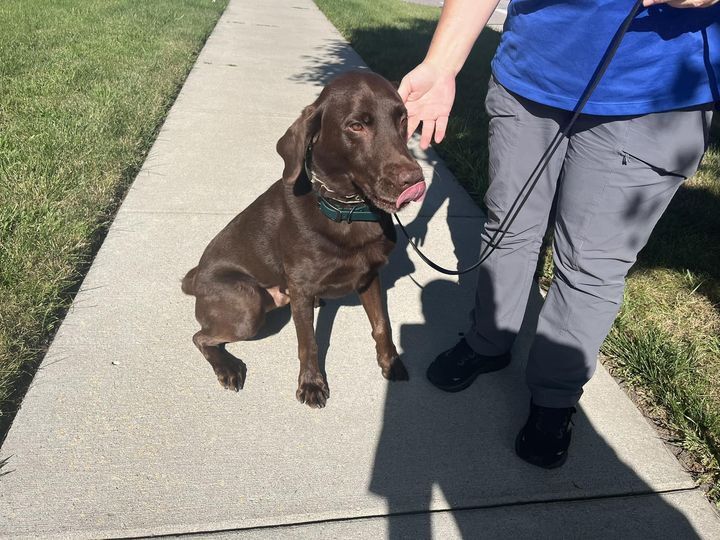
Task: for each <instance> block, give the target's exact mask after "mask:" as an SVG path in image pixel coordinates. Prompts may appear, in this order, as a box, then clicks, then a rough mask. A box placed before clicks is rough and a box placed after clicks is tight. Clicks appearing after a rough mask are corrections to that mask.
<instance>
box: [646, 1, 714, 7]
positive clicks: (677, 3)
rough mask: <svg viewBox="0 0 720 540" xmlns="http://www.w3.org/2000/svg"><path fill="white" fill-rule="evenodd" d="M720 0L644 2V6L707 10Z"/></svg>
mask: <svg viewBox="0 0 720 540" xmlns="http://www.w3.org/2000/svg"><path fill="white" fill-rule="evenodd" d="M718 1H720V0H643V6H645V7H650V6H654V5H656V4H667V5H669V6H672V7H674V8H705V7H710V6H714V5H715V4H717V3H718Z"/></svg>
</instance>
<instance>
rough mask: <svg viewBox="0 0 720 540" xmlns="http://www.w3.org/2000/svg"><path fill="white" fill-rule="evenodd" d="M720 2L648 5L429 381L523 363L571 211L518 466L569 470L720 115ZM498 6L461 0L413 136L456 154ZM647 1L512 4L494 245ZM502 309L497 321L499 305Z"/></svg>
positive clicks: (494, 96) (408, 94)
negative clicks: (460, 87)
mask: <svg viewBox="0 0 720 540" xmlns="http://www.w3.org/2000/svg"><path fill="white" fill-rule="evenodd" d="M717 2H718V0H674V1H667V0H645V1H644V6H643V8H642V9H641V11H640V12H639V13H638V15H637V16H636V17H635V19H634V20H633V22H632V24H631V26H630V28H629V31H628V33H627V34H626V35H625V37H624V39H623V41H622V43H621V44H620V47H619V48H618V50H617V53H616V55H615V57H614V58H613V60H612V62H611V63H610V66H609V67H608V69H607V72H606V73H605V75H604V77H603V78H602V80H601V81H600V83H599V85H598V86H597V88H596V90H595V91H594V93H593V94H592V96H591V97H590V100H589V101H588V103H587V105H586V106H585V108H584V110H583V114H582V115H581V116H580V117H579V119H578V121H577V122H576V124H575V126H574V127H573V129H572V131H571V133H570V134H569V135H568V137H567V138H564V139H563V140H562V143H561V144H560V147H559V149H558V151H557V152H556V153H555V154H554V156H553V157H552V158H551V159H550V160H549V162H548V166H547V168H546V169H545V171H544V173H543V174H542V175H541V177H540V180H539V182H538V184H537V186H536V187H535V189H534V191H533V192H532V195H531V196H530V197H529V199H528V200H527V203H526V204H525V206H524V207H523V208H522V210H521V212H520V214H519V216H518V218H517V219H516V220H515V221H514V222H513V223H512V225H511V227H510V229H509V230H508V231H507V234H506V235H505V236H504V238H503V241H502V242H501V243H500V245H499V246H498V247H497V249H495V251H494V252H493V253H492V255H491V256H490V257H489V258H488V260H487V261H486V262H485V263H484V264H483V266H482V267H481V272H480V275H479V279H478V285H477V292H476V302H475V308H474V310H473V315H472V321H471V325H470V328H469V329H468V331H467V332H466V333H465V334H464V337H463V338H462V339H461V340H460V342H459V343H457V344H456V345H455V346H454V347H452V348H451V349H449V350H447V351H445V352H443V353H441V354H440V355H439V356H438V357H437V358H436V359H435V360H434V361H433V362H432V363H431V364H430V366H429V367H428V370H427V376H428V379H429V380H430V381H431V382H432V383H433V384H434V385H435V386H436V387H438V388H440V389H442V390H445V391H448V392H457V391H460V390H464V389H465V388H467V387H468V386H469V385H470V384H472V382H473V381H474V380H475V379H476V378H477V377H478V376H479V375H480V374H482V373H487V372H490V371H495V370H498V369H502V368H503V367H505V366H507V365H508V364H509V362H510V352H509V351H510V348H511V346H512V343H513V339H514V337H515V336H516V334H517V331H518V329H519V328H520V324H521V322H522V318H523V314H524V312H525V306H526V303H527V299H528V295H529V292H530V288H531V285H532V278H533V273H534V270H535V268H536V264H537V259H538V256H539V251H540V247H541V243H542V238H543V235H544V233H545V230H546V226H547V224H548V219H549V216H550V214H551V207H552V206H553V201H555V200H556V203H555V204H556V213H555V218H554V223H553V224H552V225H553V227H554V243H553V262H554V278H553V282H552V284H551V286H550V289H549V291H548V294H547V297H546V299H545V302H544V304H543V307H542V310H541V312H540V316H539V320H538V327H537V332H536V336H535V338H534V341H533V344H532V347H531V350H530V353H529V357H528V365H527V370H526V379H527V384H528V386H529V388H530V392H531V396H532V398H531V402H530V412H529V417H528V419H527V421H526V423H525V425H524V426H523V427H522V429H521V430H520V432H519V433H518V436H517V438H516V443H515V449H516V452H517V454H518V455H519V456H520V457H521V458H522V459H524V460H525V461H528V462H529V463H532V464H534V465H537V466H540V467H544V468H555V467H559V466H561V465H562V464H563V463H565V461H566V459H567V454H568V448H569V445H570V441H571V419H572V415H573V414H574V413H575V405H576V404H577V402H578V401H579V399H580V397H581V395H582V388H583V386H584V385H585V383H586V382H587V381H588V380H589V379H590V378H591V377H592V375H593V373H594V370H595V366H596V361H597V355H598V352H599V349H600V346H601V344H602V342H603V340H604V339H605V337H606V336H607V334H608V333H609V331H610V328H611V326H612V323H613V321H614V319H615V317H616V315H617V313H618V310H619V308H620V303H621V301H622V297H623V289H624V284H625V277H626V275H627V273H628V271H629V269H630V268H631V266H632V265H633V264H634V262H635V260H636V258H637V254H638V252H639V251H640V250H641V249H642V247H643V246H644V245H645V244H646V242H647V240H648V238H649V236H650V233H651V232H652V229H653V228H654V226H655V224H656V223H657V221H658V220H659V219H660V217H661V216H662V214H663V212H664V211H665V209H666V208H667V206H668V204H669V202H670V200H671V199H672V197H673V195H674V194H675V192H676V191H677V189H678V187H679V186H680V185H681V184H682V183H683V181H684V180H685V179H686V178H688V177H690V176H692V175H693V174H694V173H695V171H696V170H697V168H698V166H699V164H700V161H701V160H702V157H703V155H704V153H705V150H706V148H707V144H708V136H709V135H708V134H709V126H710V122H711V119H712V111H713V109H714V107H715V104H717V103H720V89H719V88H718V79H720V5H718V4H717ZM497 4H498V0H446V1H445V4H444V7H443V10H442V13H441V16H440V20H439V21H438V25H437V28H436V30H435V33H434V36H433V40H432V42H431V45H430V47H429V50H428V52H427V55H426V57H425V59H424V60H423V62H422V63H421V64H420V65H418V66H417V67H416V68H415V69H413V70H412V71H411V72H410V73H408V74H407V75H406V76H405V77H404V78H403V79H402V81H401V83H400V86H399V90H398V91H399V93H400V96H401V97H402V98H403V101H404V102H405V104H406V107H407V110H408V118H409V121H408V136H410V134H412V133H413V132H414V131H415V130H416V128H418V126H419V125H420V124H422V128H421V146H422V147H423V148H427V146H428V145H429V144H430V143H431V141H432V139H433V136H434V140H435V142H436V143H439V142H441V141H442V140H443V138H444V136H445V132H446V128H447V124H448V117H449V115H450V111H451V108H452V104H453V101H454V98H455V78H456V76H457V74H458V72H459V71H460V69H461V68H462V66H463V64H464V62H465V60H466V59H467V56H468V54H469V53H470V50H471V48H472V46H473V44H474V42H475V40H476V39H477V37H478V35H479V34H480V32H481V30H482V29H483V27H484V26H485V24H486V23H487V21H488V19H489V17H490V15H491V14H492V12H493V11H494V9H495V8H496V6H497ZM632 5H633V2H632V0H574V1H563V0H559V1H553V2H550V1H548V0H512V1H511V3H510V5H509V8H508V16H507V20H506V23H505V27H504V31H503V35H502V37H501V40H500V44H499V46H498V49H497V51H496V54H495V56H494V58H493V61H492V77H491V80H490V82H489V88H488V93H487V97H486V101H485V106H486V110H487V113H488V115H489V119H490V120H489V136H488V139H489V178H490V186H489V188H488V191H487V193H486V195H485V204H486V206H487V209H488V219H487V222H486V224H485V226H484V229H483V231H482V233H481V236H482V241H483V247H484V246H486V245H487V243H488V242H489V241H490V238H492V236H493V234H494V233H495V232H496V231H497V230H498V227H499V225H500V223H501V222H502V221H503V219H504V218H505V217H506V215H507V213H508V210H509V208H510V206H511V205H512V203H513V201H514V200H515V198H516V197H517V196H518V194H519V193H520V191H521V188H522V186H523V184H524V183H525V181H526V180H527V178H528V177H529V176H530V173H531V172H532V170H533V169H534V168H535V165H536V164H537V163H538V162H539V161H540V159H541V157H542V156H543V154H544V152H545V151H546V149H547V148H548V147H549V146H550V143H551V140H552V139H553V137H554V136H555V135H556V133H557V131H558V129H562V128H563V127H564V126H565V124H566V123H567V121H568V120H569V117H570V114H569V112H568V111H572V110H573V108H574V107H575V105H576V104H577V102H578V100H579V98H580V96H581V95H582V93H583V91H584V90H585V88H586V86H587V85H588V83H589V81H590V80H591V78H592V76H593V73H594V71H595V69H596V68H597V66H598V65H599V63H600V61H601V59H602V57H603V55H604V53H605V52H606V49H607V47H608V45H609V43H610V41H611V40H612V38H613V36H614V35H615V33H616V32H617V30H618V28H619V27H620V24H621V23H622V21H623V20H624V18H625V17H626V16H627V14H628V13H629V12H630V9H631V8H632ZM488 298H491V299H493V300H494V302H492V304H494V309H492V310H490V309H487V307H486V306H487V303H486V300H487V299H488Z"/></svg>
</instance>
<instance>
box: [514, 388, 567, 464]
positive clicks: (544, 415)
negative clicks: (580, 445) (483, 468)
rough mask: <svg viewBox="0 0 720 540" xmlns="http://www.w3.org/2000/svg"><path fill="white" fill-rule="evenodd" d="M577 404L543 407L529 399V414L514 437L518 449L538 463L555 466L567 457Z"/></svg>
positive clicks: (528, 459)
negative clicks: (573, 405)
mask: <svg viewBox="0 0 720 540" xmlns="http://www.w3.org/2000/svg"><path fill="white" fill-rule="evenodd" d="M576 412H577V411H576V410H575V407H564V408H560V409H555V408H550V407H540V406H539V405H535V404H534V403H533V402H532V401H531V402H530V417H529V418H528V419H527V422H525V426H524V427H523V428H522V429H521V430H520V433H518V436H517V438H516V439H515V453H517V455H518V456H520V457H521V458H522V459H524V460H525V461H527V462H528V463H532V464H533V465H537V466H538V467H543V468H545V469H555V468H557V467H560V466H562V465H563V464H564V463H565V460H567V455H568V447H569V446H570V438H571V436H572V415H573V414H575V413H576Z"/></svg>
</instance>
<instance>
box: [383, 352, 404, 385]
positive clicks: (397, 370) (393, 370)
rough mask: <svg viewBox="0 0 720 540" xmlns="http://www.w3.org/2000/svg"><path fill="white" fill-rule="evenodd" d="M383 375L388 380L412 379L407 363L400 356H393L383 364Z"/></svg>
mask: <svg viewBox="0 0 720 540" xmlns="http://www.w3.org/2000/svg"><path fill="white" fill-rule="evenodd" d="M380 367H381V368H382V374H383V377H385V378H386V379H387V380H388V381H407V380H409V379H410V376H409V375H408V372H407V369H405V364H403V363H402V360H400V357H399V356H395V357H393V358H391V359H390V360H389V361H388V362H385V363H384V364H381V365H380Z"/></svg>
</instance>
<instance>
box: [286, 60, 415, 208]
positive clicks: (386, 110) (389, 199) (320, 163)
mask: <svg viewBox="0 0 720 540" xmlns="http://www.w3.org/2000/svg"><path fill="white" fill-rule="evenodd" d="M406 133H407V111H406V110H405V106H404V104H403V102H402V100H401V99H400V96H399V95H398V93H397V91H396V90H395V88H394V87H393V86H392V84H390V83H389V82H388V81H387V80H385V79H384V78H382V77H381V76H379V75H376V74H374V73H370V72H351V73H347V74H345V75H341V76H339V77H337V78H336V79H334V80H333V81H332V82H331V83H330V84H329V85H328V86H326V87H325V88H324V89H323V91H322V92H321V94H320V96H319V97H318V99H317V100H316V101H315V102H314V103H313V104H312V105H309V106H308V107H305V109H304V110H303V111H302V114H301V115H300V118H298V119H297V120H296V121H295V122H294V123H293V124H292V126H290V128H289V129H288V130H287V132H286V133H285V135H283V136H282V137H281V138H280V140H279V141H278V143H277V151H278V153H279V154H280V156H281V157H282V158H283V160H284V161H285V168H284V170H283V180H285V181H286V182H289V183H292V182H295V180H297V178H298V176H299V175H300V174H301V171H302V169H303V163H304V160H305V155H306V151H307V148H308V146H309V145H310V144H311V143H312V168H313V171H314V172H315V173H316V174H317V175H318V177H319V178H320V179H321V180H322V182H323V184H325V185H326V186H327V187H328V188H329V189H331V190H332V191H333V192H334V193H337V194H339V195H341V196H348V197H349V196H352V195H360V196H361V197H363V198H364V199H366V200H368V201H369V202H370V203H372V204H373V205H374V206H376V207H377V208H380V209H381V210H385V211H386V212H396V211H397V210H399V209H400V208H401V207H403V206H405V205H406V204H407V203H408V202H410V201H411V200H418V199H420V198H421V197H422V196H423V194H424V192H425V183H424V180H423V174H422V169H421V168H420V165H418V163H417V162H416V161H415V160H414V159H413V157H412V156H411V155H410V152H409V151H408V149H407V144H406Z"/></svg>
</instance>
